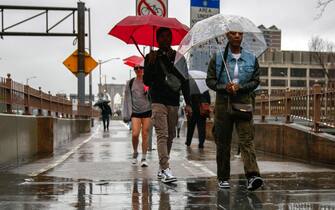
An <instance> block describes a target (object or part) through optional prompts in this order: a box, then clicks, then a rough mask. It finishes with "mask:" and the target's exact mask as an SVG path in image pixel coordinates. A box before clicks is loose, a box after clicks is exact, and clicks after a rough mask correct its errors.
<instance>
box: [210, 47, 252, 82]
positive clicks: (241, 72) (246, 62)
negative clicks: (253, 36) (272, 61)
mask: <svg viewBox="0 0 335 210" xmlns="http://www.w3.org/2000/svg"><path fill="white" fill-rule="evenodd" d="M255 62H256V57H255V56H254V55H253V54H251V53H249V52H247V51H245V50H243V49H242V50H241V56H240V58H239V59H238V60H237V65H238V79H239V84H240V85H241V86H243V84H245V83H247V82H249V81H250V80H251V79H252V75H253V73H254V71H255ZM226 64H227V67H228V68H229V74H230V77H231V79H232V80H233V77H234V68H235V65H236V59H235V58H234V57H233V55H232V52H231V50H230V49H229V50H228V56H227V63H226ZM220 73H221V77H220V78H219V75H220ZM216 76H217V78H218V83H221V84H227V83H228V82H229V80H228V75H227V71H226V69H225V67H224V64H223V62H222V57H221V53H217V54H216Z"/></svg>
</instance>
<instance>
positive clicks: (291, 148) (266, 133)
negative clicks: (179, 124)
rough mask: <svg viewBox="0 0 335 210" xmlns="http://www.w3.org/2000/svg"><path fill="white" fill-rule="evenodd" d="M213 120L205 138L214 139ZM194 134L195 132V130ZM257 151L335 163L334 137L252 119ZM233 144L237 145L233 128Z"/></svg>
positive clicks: (315, 161) (208, 124) (299, 126)
mask: <svg viewBox="0 0 335 210" xmlns="http://www.w3.org/2000/svg"><path fill="white" fill-rule="evenodd" d="M212 127H213V122H212V121H209V122H207V127H206V128H207V129H206V140H213V139H214V138H213V135H212ZM195 136H196V133H195ZM254 142H255V147H256V150H258V151H262V152H265V153H269V154H273V155H277V156H281V157H283V158H291V159H296V160H300V161H304V162H308V163H322V164H327V165H333V166H334V165H335V136H333V135H330V134H326V133H314V132H311V130H310V128H309V127H305V126H302V125H298V124H294V123H293V124H285V123H270V122H267V123H260V122H255V140H254ZM233 144H235V145H237V144H238V138H237V135H236V133H235V131H234V133H233Z"/></svg>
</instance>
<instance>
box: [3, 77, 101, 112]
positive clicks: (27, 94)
mask: <svg viewBox="0 0 335 210" xmlns="http://www.w3.org/2000/svg"><path fill="white" fill-rule="evenodd" d="M73 108H74V105H73V104H72V102H71V101H70V100H68V99H66V98H65V97H59V96H53V95H51V93H50V91H49V92H48V93H45V92H43V91H42V89H41V87H39V89H38V90H37V89H34V88H31V87H30V86H28V85H23V84H20V83H18V82H15V81H13V80H12V78H11V76H10V74H7V78H3V77H0V113H1V112H2V113H8V114H15V113H16V114H24V115H32V114H34V115H37V116H54V117H63V118H74V117H76V118H89V117H96V116H98V115H99V112H98V110H96V109H93V108H92V106H91V105H90V104H80V105H79V104H78V105H77V107H76V110H74V109H73Z"/></svg>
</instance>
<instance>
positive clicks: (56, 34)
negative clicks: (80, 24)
mask: <svg viewBox="0 0 335 210" xmlns="http://www.w3.org/2000/svg"><path fill="white" fill-rule="evenodd" d="M0 36H78V33H46V32H0ZM85 36H87V34H85Z"/></svg>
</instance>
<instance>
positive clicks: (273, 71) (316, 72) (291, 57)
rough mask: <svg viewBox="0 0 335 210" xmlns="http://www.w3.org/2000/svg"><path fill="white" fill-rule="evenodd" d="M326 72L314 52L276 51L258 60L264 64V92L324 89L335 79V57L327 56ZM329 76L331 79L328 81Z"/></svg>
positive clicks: (262, 81) (262, 87)
mask: <svg viewBox="0 0 335 210" xmlns="http://www.w3.org/2000/svg"><path fill="white" fill-rule="evenodd" d="M323 57H324V60H323V62H324V63H326V64H327V65H326V68H325V69H323V67H322V65H321V64H320V61H319V60H318V59H316V58H315V53H314V52H308V51H273V50H271V49H268V50H267V51H266V52H265V53H264V54H263V55H262V56H261V57H259V58H258V61H259V64H260V70H261V72H260V76H261V90H263V91H262V92H263V93H270V94H271V93H273V92H274V91H275V90H282V89H286V88H290V89H303V88H304V89H306V88H309V87H312V86H313V85H314V84H316V83H318V84H321V85H324V84H326V83H327V81H328V80H334V79H335V55H334V53H324V56H323ZM327 74H328V77H329V78H328V77H327Z"/></svg>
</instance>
